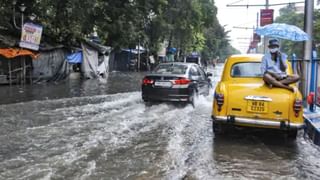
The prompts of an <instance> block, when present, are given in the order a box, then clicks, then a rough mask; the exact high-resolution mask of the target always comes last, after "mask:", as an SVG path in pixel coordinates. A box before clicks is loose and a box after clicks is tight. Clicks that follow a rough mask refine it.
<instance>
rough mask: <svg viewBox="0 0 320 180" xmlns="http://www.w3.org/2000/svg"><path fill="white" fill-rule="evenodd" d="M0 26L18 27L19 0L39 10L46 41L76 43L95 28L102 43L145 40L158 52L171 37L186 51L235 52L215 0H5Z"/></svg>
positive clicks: (170, 43)
mask: <svg viewBox="0 0 320 180" xmlns="http://www.w3.org/2000/svg"><path fill="white" fill-rule="evenodd" d="M0 2H1V4H0V10H1V11H0V16H1V17H2V21H1V22H0V26H1V27H6V28H7V29H8V30H9V31H11V32H19V31H18V30H16V29H15V27H14V26H13V20H12V19H13V18H12V17H13V8H15V11H16V13H15V18H16V20H17V22H19V21H20V15H21V14H20V12H19V7H18V6H19V5H20V4H21V3H24V4H25V6H26V7H27V9H26V11H25V15H26V17H27V15H30V14H31V13H34V14H36V15H37V17H38V18H37V20H36V22H37V23H40V24H42V25H43V26H44V32H43V34H44V36H43V41H46V42H50V43H59V44H65V45H69V46H72V45H73V46H74V45H77V44H78V43H79V40H81V39H83V38H84V37H87V36H89V35H90V34H91V33H92V32H93V30H94V29H96V31H97V32H98V35H99V37H100V39H101V40H102V43H103V44H105V45H109V46H112V47H114V48H123V47H132V46H135V45H137V44H138V43H141V44H143V45H144V46H145V47H147V48H149V49H150V50H151V51H153V52H156V51H157V50H158V49H159V47H160V44H161V43H163V42H168V46H171V47H175V48H177V49H178V50H179V53H180V54H181V55H185V54H187V53H190V52H192V51H197V52H202V55H203V56H204V57H205V59H212V58H214V57H216V56H221V55H222V54H223V53H226V54H230V53H233V51H232V52H231V51H230V49H232V48H230V44H229V41H228V36H227V34H228V32H226V31H225V29H224V28H223V27H222V26H221V25H220V24H219V22H218V20H217V8H216V7H215V4H214V0H117V1H115V0H81V1H79V0H18V2H17V5H16V6H15V7H14V6H13V4H12V1H11V0H0Z"/></svg>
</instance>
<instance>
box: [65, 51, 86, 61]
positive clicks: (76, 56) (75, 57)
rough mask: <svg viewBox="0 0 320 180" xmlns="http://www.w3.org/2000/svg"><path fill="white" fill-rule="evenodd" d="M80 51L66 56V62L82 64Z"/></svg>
mask: <svg viewBox="0 0 320 180" xmlns="http://www.w3.org/2000/svg"><path fill="white" fill-rule="evenodd" d="M82 58H83V57H82V51H78V52H76V53H73V54H70V55H68V56H67V61H68V62H69V63H82Z"/></svg>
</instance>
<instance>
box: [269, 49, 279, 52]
mask: <svg viewBox="0 0 320 180" xmlns="http://www.w3.org/2000/svg"><path fill="white" fill-rule="evenodd" d="M278 51H279V48H272V49H270V52H271V53H276V52H278Z"/></svg>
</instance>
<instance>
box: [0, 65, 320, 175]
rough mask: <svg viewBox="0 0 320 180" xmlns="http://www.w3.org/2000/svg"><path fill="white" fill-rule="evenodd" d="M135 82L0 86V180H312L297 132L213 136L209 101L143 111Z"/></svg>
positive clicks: (318, 165) (317, 165)
mask: <svg viewBox="0 0 320 180" xmlns="http://www.w3.org/2000/svg"><path fill="white" fill-rule="evenodd" d="M213 73H214V78H213V83H216V81H218V80H219V75H220V73H221V67H219V68H216V69H215V70H213ZM143 75H144V73H119V72H114V73H111V74H110V76H109V78H108V80H107V81H93V80H89V81H85V82H80V81H78V80H75V79H71V80H69V81H66V82H61V83H58V84H46V85H43V84H36V85H33V86H26V87H23V88H19V87H17V86H13V87H11V88H10V87H6V86H1V87H0V96H1V101H0V102H1V104H2V105H0V119H1V121H0V142H1V143H0V179H1V180H2V179H3V180H7V179H12V180H19V179H23V180H24V179H32V180H34V179H59V180H60V179H77V180H78V179H84V180H86V179H88V180H95V179H99V180H100V179H139V180H141V179H170V180H171V179H320V153H319V152H320V151H319V150H320V149H319V147H317V146H315V145H313V144H312V143H311V142H310V141H309V140H308V139H307V138H305V137H304V136H303V132H300V133H299V137H298V138H297V140H296V141H293V142H292V141H287V140H286V139H285V138H283V136H282V134H280V133H278V132H271V131H262V130H259V131H258V130H251V131H248V130H236V131H234V132H233V133H232V134H229V135H227V136H224V137H221V136H215V135H214V134H213V132H212V127H211V123H212V122H211V119H210V112H211V107H212V100H213V96H212V93H211V95H210V96H208V97H201V96H200V97H199V99H198V101H197V103H196V107H195V108H193V107H192V106H190V105H187V106H177V105H175V104H165V103H162V104H155V105H152V106H146V105H145V104H144V103H143V101H142V100H141V92H140V81H141V78H142V77H143Z"/></svg>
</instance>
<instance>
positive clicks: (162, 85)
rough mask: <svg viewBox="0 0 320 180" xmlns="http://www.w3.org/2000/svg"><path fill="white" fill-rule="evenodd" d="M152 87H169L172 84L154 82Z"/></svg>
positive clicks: (168, 82)
mask: <svg viewBox="0 0 320 180" xmlns="http://www.w3.org/2000/svg"><path fill="white" fill-rule="evenodd" d="M154 85H155V86H158V87H171V86H172V83H171V82H170V81H156V82H155V83H154Z"/></svg>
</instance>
